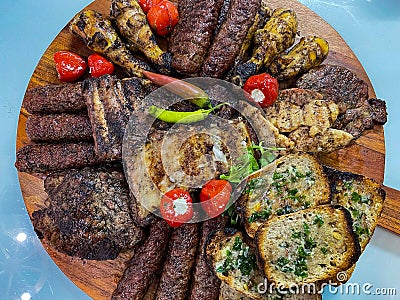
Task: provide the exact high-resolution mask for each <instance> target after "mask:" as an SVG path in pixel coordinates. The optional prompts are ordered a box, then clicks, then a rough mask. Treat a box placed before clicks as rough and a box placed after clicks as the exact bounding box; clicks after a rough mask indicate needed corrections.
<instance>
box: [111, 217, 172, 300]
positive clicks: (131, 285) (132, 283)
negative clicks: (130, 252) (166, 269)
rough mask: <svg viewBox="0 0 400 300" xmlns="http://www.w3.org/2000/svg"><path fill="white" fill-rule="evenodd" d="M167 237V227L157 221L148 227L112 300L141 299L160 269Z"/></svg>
mask: <svg viewBox="0 0 400 300" xmlns="http://www.w3.org/2000/svg"><path fill="white" fill-rule="evenodd" d="M169 237H170V227H169V225H168V224H167V223H166V222H165V221H164V220H162V219H157V220H156V221H155V222H154V223H153V224H152V225H151V226H150V233H149V236H148V238H147V239H146V240H145V241H144V243H143V244H142V245H141V246H139V247H138V249H137V250H136V252H135V256H134V257H133V258H132V259H131V261H130V262H129V265H128V267H127V268H126V270H125V272H124V274H123V276H122V278H121V280H120V281H119V283H118V286H117V288H116V290H115V291H114V293H113V295H112V299H114V300H116V299H121V300H122V299H132V300H135V299H137V300H141V299H143V297H144V296H145V294H146V291H147V290H148V288H149V287H150V285H151V284H152V280H154V279H155V276H156V274H158V272H159V270H160V268H161V265H162V262H163V258H164V254H165V251H166V249H167V246H168V241H169ZM171 299H173V298H171Z"/></svg>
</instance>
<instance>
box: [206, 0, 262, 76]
mask: <svg viewBox="0 0 400 300" xmlns="http://www.w3.org/2000/svg"><path fill="white" fill-rule="evenodd" d="M260 5H261V2H260V0H250V1H241V0H232V1H231V5H230V7H229V11H228V15H227V18H226V20H225V22H224V23H223V24H222V26H221V29H220V31H219V32H218V34H217V35H216V36H215V38H214V41H213V43H212V45H211V48H210V50H209V52H208V55H207V57H206V59H205V60H204V63H203V66H202V67H201V72H200V75H201V76H205V77H217V78H220V77H222V75H224V74H225V72H226V71H228V69H229V68H230V67H231V66H232V64H233V63H234V61H235V58H236V56H237V55H238V54H239V51H240V48H241V45H242V43H243V40H244V39H245V38H246V35H247V32H248V30H249V28H250V26H251V25H252V24H253V22H254V17H255V15H256V14H257V12H258V10H259V9H260Z"/></svg>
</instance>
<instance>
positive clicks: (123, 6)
mask: <svg viewBox="0 0 400 300" xmlns="http://www.w3.org/2000/svg"><path fill="white" fill-rule="evenodd" d="M111 17H112V18H113V19H114V20H115V22H116V25H117V27H118V29H119V32H120V33H121V35H122V36H123V37H125V38H126V39H127V40H128V43H127V46H128V47H129V49H130V50H131V51H133V52H136V51H140V52H142V53H143V54H144V55H145V56H146V57H147V58H148V59H149V60H150V61H151V63H152V64H153V65H155V66H156V68H157V69H158V70H159V71H160V72H162V73H170V71H171V54H170V53H167V52H164V51H163V50H161V49H160V47H159V46H158V45H157V41H156V38H155V36H154V34H153V32H152V31H151V29H150V26H149V24H148V22H147V18H146V14H145V13H144V12H143V10H142V8H141V7H140V5H139V3H138V2H137V1H136V0H113V1H112V2H111Z"/></svg>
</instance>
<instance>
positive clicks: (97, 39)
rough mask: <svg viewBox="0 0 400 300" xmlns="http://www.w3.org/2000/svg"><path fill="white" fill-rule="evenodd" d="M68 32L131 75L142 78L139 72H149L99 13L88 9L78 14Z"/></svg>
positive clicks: (145, 65) (147, 67) (107, 20)
mask: <svg viewBox="0 0 400 300" xmlns="http://www.w3.org/2000/svg"><path fill="white" fill-rule="evenodd" d="M70 30H71V32H72V33H73V34H75V35H77V36H78V37H79V38H80V39H81V40H82V41H83V42H84V43H85V44H86V45H87V47H88V48H89V49H91V50H93V51H95V52H98V53H101V54H103V55H104V56H106V57H107V58H108V59H109V60H111V61H112V62H113V63H115V64H116V65H119V66H121V67H122V68H124V69H125V70H126V71H127V72H128V73H129V74H131V75H134V76H138V77H143V75H142V72H141V70H150V67H149V65H148V64H146V63H145V62H143V61H141V60H140V59H137V58H136V57H134V56H133V55H132V53H131V52H130V51H129V50H128V49H127V48H126V46H125V44H124V43H123V42H122V41H121V39H120V38H119V36H118V34H117V32H116V31H115V29H114V28H113V27H112V25H111V22H110V20H109V19H107V18H105V17H104V16H103V15H102V14H100V13H99V12H96V11H94V10H90V9H88V10H84V11H82V12H80V13H78V14H77V15H76V16H75V17H74V18H73V19H72V21H71V23H70Z"/></svg>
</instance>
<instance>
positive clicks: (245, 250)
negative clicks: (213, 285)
mask: <svg viewBox="0 0 400 300" xmlns="http://www.w3.org/2000/svg"><path fill="white" fill-rule="evenodd" d="M205 256H206V261H207V264H208V266H209V267H210V269H211V270H212V271H213V272H214V273H215V274H216V276H217V277H218V278H219V279H220V280H221V281H222V284H221V290H220V299H229V300H235V299H242V300H246V299H257V300H258V299H260V300H262V299H269V300H272V299H291V300H295V299H297V300H300V299H320V295H319V294H318V293H317V292H318V290H317V289H316V290H314V294H290V292H289V291H283V290H281V293H278V291H277V290H276V289H273V288H274V287H270V286H269V285H268V286H265V283H266V282H265V280H264V276H263V274H262V271H261V269H260V268H259V267H258V265H257V262H256V253H255V248H254V247H253V245H252V240H250V239H248V238H247V237H245V235H244V234H242V233H241V232H240V231H237V230H235V229H231V228H227V229H225V230H217V231H214V232H212V233H211V234H210V235H209V237H208V240H207V243H206V245H205ZM267 283H268V282H267ZM260 284H261V285H262V288H260V289H259V285H260Z"/></svg>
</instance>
